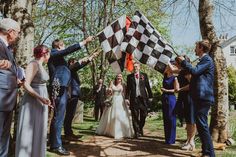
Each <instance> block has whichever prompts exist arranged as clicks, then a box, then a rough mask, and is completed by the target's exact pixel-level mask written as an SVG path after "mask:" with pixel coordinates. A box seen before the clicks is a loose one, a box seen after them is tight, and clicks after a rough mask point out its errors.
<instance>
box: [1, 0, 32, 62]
mask: <svg viewBox="0 0 236 157" xmlns="http://www.w3.org/2000/svg"><path fill="white" fill-rule="evenodd" d="M2 2H3V4H2V5H3V6H4V10H3V15H4V16H5V17H10V18H12V19H14V20H16V21H17V22H19V23H20V25H21V34H20V39H19V41H18V42H17V45H16V49H15V50H16V51H15V56H16V61H17V62H18V63H19V65H26V64H27V62H28V61H29V59H30V57H31V56H32V54H33V52H32V51H33V48H34V25H33V21H32V19H31V14H32V8H33V7H32V1H31V0H5V1H2Z"/></svg>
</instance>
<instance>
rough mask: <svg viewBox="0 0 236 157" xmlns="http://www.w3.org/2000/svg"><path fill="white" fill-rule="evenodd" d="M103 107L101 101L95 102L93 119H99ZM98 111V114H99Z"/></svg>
mask: <svg viewBox="0 0 236 157" xmlns="http://www.w3.org/2000/svg"><path fill="white" fill-rule="evenodd" d="M103 107H104V104H103V103H101V102H99V103H98V102H95V106H94V116H95V120H96V121H97V120H98V118H99V119H101V117H102V113H103ZM99 111H100V116H99Z"/></svg>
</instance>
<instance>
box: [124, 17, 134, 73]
mask: <svg viewBox="0 0 236 157" xmlns="http://www.w3.org/2000/svg"><path fill="white" fill-rule="evenodd" d="M130 25H131V20H130V18H129V17H128V16H127V17H126V30H127V31H128V29H129V27H130ZM125 68H126V69H127V71H129V72H132V71H133V69H134V66H133V56H132V53H128V52H126V58H125Z"/></svg>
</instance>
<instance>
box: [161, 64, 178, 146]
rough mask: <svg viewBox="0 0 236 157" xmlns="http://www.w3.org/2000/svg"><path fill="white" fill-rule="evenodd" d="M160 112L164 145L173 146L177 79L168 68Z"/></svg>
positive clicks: (165, 73) (164, 79)
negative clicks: (161, 114) (162, 122)
mask: <svg viewBox="0 0 236 157" xmlns="http://www.w3.org/2000/svg"><path fill="white" fill-rule="evenodd" d="M161 90H162V92H163V94H162V112H163V121H164V133H165V143H166V144H174V143H175V138H176V114H175V111H174V110H175V105H176V96H175V94H174V93H175V91H178V90H179V83H178V80H177V78H176V77H175V76H174V75H173V73H172V70H171V69H170V67H169V66H167V67H166V70H165V72H164V78H163V87H162V88H161Z"/></svg>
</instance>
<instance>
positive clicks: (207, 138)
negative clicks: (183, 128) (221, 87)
mask: <svg viewBox="0 0 236 157" xmlns="http://www.w3.org/2000/svg"><path fill="white" fill-rule="evenodd" d="M181 66H182V67H183V68H184V69H186V70H188V71H189V72H190V73H191V74H192V79H191V81H190V87H189V88H190V90H189V92H190V94H191V97H192V99H193V103H194V107H195V119H196V125H197V130H198V133H199V137H200V140H201V142H202V153H203V155H208V156H211V157H214V156H215V154H214V149H213V144H212V139H211V135H210V132H209V127H208V123H207V115H208V111H209V109H210V106H211V105H212V104H213V103H214V91H213V88H214V87H213V83H214V63H213V60H212V58H211V57H210V56H209V55H208V54H206V55H205V56H203V57H202V58H201V59H200V62H199V63H198V64H197V66H196V67H192V65H191V64H189V63H188V62H187V61H185V60H184V61H182V63H181Z"/></svg>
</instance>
